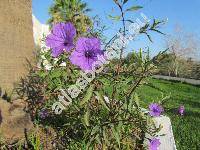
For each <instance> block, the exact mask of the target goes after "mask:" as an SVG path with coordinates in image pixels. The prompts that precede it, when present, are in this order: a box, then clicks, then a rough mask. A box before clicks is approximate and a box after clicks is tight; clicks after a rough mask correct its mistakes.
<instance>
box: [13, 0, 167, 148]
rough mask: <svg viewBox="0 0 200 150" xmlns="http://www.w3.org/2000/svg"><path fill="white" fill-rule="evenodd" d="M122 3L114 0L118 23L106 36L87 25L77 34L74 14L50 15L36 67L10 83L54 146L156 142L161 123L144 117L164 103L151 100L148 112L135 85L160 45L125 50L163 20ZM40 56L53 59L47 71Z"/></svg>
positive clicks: (152, 63) (151, 64)
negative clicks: (57, 17) (51, 135)
mask: <svg viewBox="0 0 200 150" xmlns="http://www.w3.org/2000/svg"><path fill="white" fill-rule="evenodd" d="M75 1H76V0H74V1H65V2H63V3H62V4H61V6H62V5H65V7H61V6H60V5H59V6H60V7H59V8H63V9H68V10H67V12H68V11H69V12H70V9H73V7H75V6H77V5H75V3H74V4H73V2H75ZM127 2H128V0H124V1H123V2H119V1H118V0H114V3H115V4H116V6H117V7H118V8H119V13H120V14H119V15H118V16H110V18H111V19H112V20H114V21H116V22H122V27H121V28H120V29H119V32H118V33H117V34H116V35H114V36H113V37H112V38H111V39H110V40H108V39H107V40H106V42H103V40H102V39H101V38H102V36H100V35H101V34H102V32H101V33H98V30H96V29H95V28H94V26H91V27H90V29H89V30H88V31H86V32H83V33H82V32H77V31H76V24H78V23H79V28H81V24H80V22H77V20H76V19H69V20H65V21H63V22H55V24H54V26H53V27H52V31H51V33H50V34H49V35H47V36H46V38H45V39H44V42H45V44H46V46H47V48H46V50H45V51H44V50H43V51H40V52H39V55H38V59H39V60H42V61H39V62H41V66H40V67H37V66H36V67H32V68H31V70H30V73H29V75H28V76H27V78H25V79H23V80H22V82H21V84H20V86H19V88H18V89H17V92H18V94H19V95H21V96H23V97H24V98H26V100H27V102H28V104H29V112H30V114H31V116H32V118H33V119H34V120H35V122H36V123H37V124H40V125H41V126H43V127H44V128H45V129H47V128H51V129H53V130H54V131H55V133H56V136H55V139H53V141H54V145H56V148H60V149H74V150H75V149H141V148H144V147H149V148H154V147H157V146H158V145H159V139H157V138H156V137H157V132H158V131H159V129H160V128H156V127H155V126H154V124H153V121H152V120H151V118H152V117H155V116H159V115H160V114H161V113H162V112H163V111H164V110H163V108H162V106H161V104H159V103H153V104H151V105H150V106H149V110H150V113H146V112H144V111H142V108H141V107H142V106H140V101H141V100H140V99H139V93H137V88H138V87H139V86H140V85H142V84H143V83H144V81H146V80H145V79H147V78H148V77H149V76H151V75H152V73H153V72H154V71H155V69H156V65H157V64H158V63H159V62H160V59H162V53H163V52H161V53H159V54H158V55H157V56H154V57H153V58H151V57H150V56H149V51H147V52H144V51H143V50H142V49H140V50H139V51H138V52H137V51H134V50H132V54H131V56H129V57H125V50H126V48H127V45H128V43H130V42H134V38H135V37H136V36H137V35H140V34H144V35H147V38H149V40H152V39H151V36H150V34H149V32H150V31H155V32H158V33H162V32H160V31H159V26H160V25H161V24H162V23H163V22H162V21H158V20H155V19H154V20H151V21H150V20H148V18H147V17H146V16H145V15H144V14H141V16H142V18H143V20H140V19H134V20H130V19H128V20H127V19H126V15H127V13H134V12H136V11H137V10H139V9H141V8H142V7H141V6H132V7H130V8H126V3H127ZM69 6H70V7H69ZM61 11H62V9H61ZM62 12H63V11H62ZM71 12H73V11H71ZM66 15H67V14H66ZM70 15H71V16H73V14H70ZM64 18H67V17H64ZM63 20H64V19H63ZM94 31H95V32H97V33H94ZM102 47H104V48H102ZM44 57H45V60H46V61H48V63H49V64H50V65H51V66H52V67H50V69H48V70H47V69H46V67H45V64H43V59H44ZM55 59H56V61H55ZM63 62H64V63H65V66H63V65H61V64H63ZM80 76H81V78H80ZM87 86H88V87H87ZM144 92H145V91H144ZM72 99H73V100H72ZM52 108H53V109H52ZM145 133H147V134H150V135H151V136H152V137H153V138H152V139H148V140H149V143H148V144H149V145H145V144H144V140H145V138H146V137H145Z"/></svg>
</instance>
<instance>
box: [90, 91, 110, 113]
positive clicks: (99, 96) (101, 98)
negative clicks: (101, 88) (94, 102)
mask: <svg viewBox="0 0 200 150" xmlns="http://www.w3.org/2000/svg"><path fill="white" fill-rule="evenodd" d="M94 93H95V94H96V95H97V99H98V100H99V101H100V103H101V104H102V105H103V106H104V107H105V108H106V109H107V110H110V109H109V107H108V106H107V104H106V102H105V101H104V98H103V96H102V95H101V94H100V93H99V92H97V91H95V92H94Z"/></svg>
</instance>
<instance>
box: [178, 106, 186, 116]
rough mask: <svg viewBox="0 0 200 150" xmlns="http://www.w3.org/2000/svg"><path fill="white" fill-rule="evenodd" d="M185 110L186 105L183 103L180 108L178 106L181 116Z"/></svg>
mask: <svg viewBox="0 0 200 150" xmlns="http://www.w3.org/2000/svg"><path fill="white" fill-rule="evenodd" d="M184 111H185V107H184V106H183V105H181V106H179V108H178V113H179V114H180V115H181V116H183V114H184Z"/></svg>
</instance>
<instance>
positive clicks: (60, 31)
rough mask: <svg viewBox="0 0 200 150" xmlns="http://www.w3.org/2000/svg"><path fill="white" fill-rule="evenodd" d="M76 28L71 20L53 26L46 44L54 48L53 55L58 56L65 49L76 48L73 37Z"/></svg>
mask: <svg viewBox="0 0 200 150" xmlns="http://www.w3.org/2000/svg"><path fill="white" fill-rule="evenodd" d="M75 36H76V29H75V27H74V25H73V24H72V23H70V22H68V23H58V24H55V25H54V26H53V29H52V31H51V34H49V35H48V36H47V38H46V45H47V46H48V47H50V48H51V49H52V56H53V57H58V56H59V55H60V54H62V53H63V52H64V51H66V52H67V51H70V50H71V49H72V48H74V44H73V39H74V37H75Z"/></svg>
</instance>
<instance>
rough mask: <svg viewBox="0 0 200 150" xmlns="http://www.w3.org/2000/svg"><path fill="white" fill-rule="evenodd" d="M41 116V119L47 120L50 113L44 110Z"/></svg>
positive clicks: (40, 113)
mask: <svg viewBox="0 0 200 150" xmlns="http://www.w3.org/2000/svg"><path fill="white" fill-rule="evenodd" d="M39 116H40V118H41V119H45V118H46V117H48V116H49V113H48V111H47V110H46V109H42V110H41V111H40V112H39Z"/></svg>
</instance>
